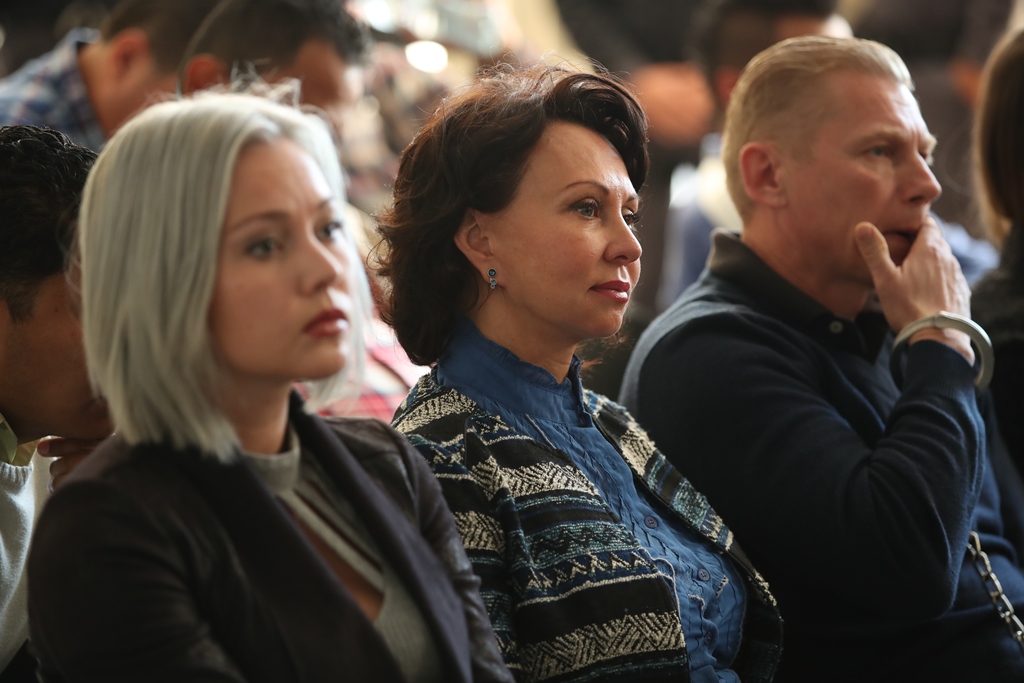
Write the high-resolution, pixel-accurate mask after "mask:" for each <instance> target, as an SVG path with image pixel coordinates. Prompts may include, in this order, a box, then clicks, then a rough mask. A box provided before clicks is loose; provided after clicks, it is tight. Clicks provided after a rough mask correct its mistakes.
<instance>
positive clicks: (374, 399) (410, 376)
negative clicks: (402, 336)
mask: <svg viewBox="0 0 1024 683" xmlns="http://www.w3.org/2000/svg"><path fill="white" fill-rule="evenodd" d="M372 332H373V334H372V337H373V341H372V342H368V343H367V346H366V376H365V378H364V381H363V390H362V393H360V394H359V396H357V397H355V398H346V399H341V400H340V401H335V402H334V403H332V404H330V405H329V406H326V407H325V408H323V409H322V410H320V414H321V415H342V416H348V417H375V418H377V419H378V420H382V421H384V422H387V423H388V424H390V423H391V418H392V417H394V414H395V411H396V410H398V406H400V405H401V404H402V401H404V400H405V397H406V396H407V395H408V394H409V389H411V388H412V386H413V385H414V384H416V382H417V381H418V380H419V378H420V377H421V376H422V375H424V374H426V373H427V371H428V370H429V369H430V368H426V367H421V366H419V365H414V364H413V362H412V361H411V360H409V356H407V355H406V353H405V349H403V348H402V347H401V345H399V343H398V340H396V339H395V336H394V332H392V331H391V328H389V327H388V326H387V325H385V324H384V323H383V322H381V321H380V320H378V319H377V318H376V317H375V318H374V319H373V327H372Z"/></svg>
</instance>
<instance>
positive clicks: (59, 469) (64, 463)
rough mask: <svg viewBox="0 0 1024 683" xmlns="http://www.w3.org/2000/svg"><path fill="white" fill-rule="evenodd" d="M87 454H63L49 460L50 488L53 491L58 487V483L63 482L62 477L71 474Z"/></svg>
mask: <svg viewBox="0 0 1024 683" xmlns="http://www.w3.org/2000/svg"><path fill="white" fill-rule="evenodd" d="M88 455H89V454H88V453H77V454H75V455H65V456H63V457H60V458H57V459H56V460H54V461H53V462H51V463H50V490H51V491H55V490H56V489H58V488H60V485H61V484H62V483H63V482H64V478H65V477H67V476H68V475H69V474H71V472H72V471H74V469H75V468H76V467H78V466H79V465H80V464H81V463H82V461H83V460H85V458H86V457H87V456H88Z"/></svg>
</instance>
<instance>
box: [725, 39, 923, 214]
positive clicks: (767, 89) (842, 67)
mask: <svg viewBox="0 0 1024 683" xmlns="http://www.w3.org/2000/svg"><path fill="white" fill-rule="evenodd" d="M836 71H852V72H854V73H862V74H869V75H874V76H879V77H881V78H888V79H891V80H893V81H894V82H896V83H899V84H902V85H905V86H906V87H907V88H908V89H910V90H911V91H912V90H913V89H914V84H913V81H912V80H911V78H910V72H909V71H908V70H907V66H906V64H904V63H903V60H902V59H900V57H899V55H897V54H896V53H895V52H894V51H893V50H891V49H890V48H888V47H886V46H885V45H882V44H881V43H876V42H874V41H871V40H863V39H860V38H832V37H827V36H801V37H799V38H791V39H789V40H784V41H782V42H780V43H777V44H775V45H773V46H772V47H770V48H768V49H767V50H765V51H764V52H761V53H760V54H759V55H757V56H756V57H754V59H752V60H751V61H750V63H749V64H747V66H746V68H745V69H744V70H743V73H742V74H741V75H740V79H739V81H738V82H737V83H736V87H735V89H734V90H733V91H732V95H731V97H730V98H729V106H728V108H727V109H726V114H725V129H724V131H723V140H722V161H723V162H724V164H725V172H726V179H727V182H728V186H729V194H730V195H731V196H732V201H733V203H735V204H736V208H737V209H738V210H739V213H740V215H741V216H742V217H743V218H746V217H747V215H748V214H749V212H750V209H751V208H752V206H753V201H752V200H751V199H750V197H749V196H747V193H746V190H745V189H744V187H743V178H742V176H741V174H740V167H739V163H740V150H741V149H743V146H744V145H746V144H747V143H748V142H752V141H755V140H758V141H765V142H773V143H776V144H778V145H779V146H780V147H782V148H783V149H785V150H786V151H788V152H790V153H800V152H802V151H804V150H806V149H807V148H808V146H809V144H810V142H811V141H812V140H813V139H814V136H815V134H816V132H817V130H818V126H819V125H820V123H821V122H822V121H823V120H824V119H825V117H826V116H828V114H829V112H830V111H831V109H830V104H831V101H830V99H829V97H828V96H826V95H823V92H824V91H823V89H822V87H821V86H822V85H823V83H822V78H821V77H822V76H823V75H825V74H830V73H835V72H836Z"/></svg>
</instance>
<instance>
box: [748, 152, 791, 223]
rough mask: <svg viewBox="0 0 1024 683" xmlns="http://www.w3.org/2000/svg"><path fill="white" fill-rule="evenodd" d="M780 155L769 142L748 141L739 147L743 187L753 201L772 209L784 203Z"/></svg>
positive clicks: (784, 188) (784, 193)
mask: <svg viewBox="0 0 1024 683" xmlns="http://www.w3.org/2000/svg"><path fill="white" fill-rule="evenodd" d="M781 162H782V155H781V154H780V153H779V149H778V147H776V146H775V145H774V144H772V143H770V142H748V143H747V144H745V145H743V148H742V149H740V175H741V176H742V178H743V188H744V190H746V193H747V196H748V197H750V198H751V199H752V200H753V201H754V203H756V204H762V205H765V206H768V207H771V208H773V209H777V208H780V207H782V206H785V204H786V187H785V183H784V182H783V176H782V172H781V171H782V166H781Z"/></svg>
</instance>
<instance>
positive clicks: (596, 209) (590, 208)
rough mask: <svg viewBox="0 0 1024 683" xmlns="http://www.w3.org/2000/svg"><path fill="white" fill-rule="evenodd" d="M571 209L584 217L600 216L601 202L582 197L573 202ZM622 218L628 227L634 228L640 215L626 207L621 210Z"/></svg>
mask: <svg viewBox="0 0 1024 683" xmlns="http://www.w3.org/2000/svg"><path fill="white" fill-rule="evenodd" d="M572 209H573V211H575V212H576V213H578V214H580V215H581V216H583V217H584V218H600V217H601V209H602V204H601V202H599V201H598V200H596V199H584V200H583V201H579V202H576V203H575V204H573V205H572ZM622 220H623V221H625V223H626V225H628V226H629V227H630V228H635V227H636V225H637V223H638V221H639V220H640V217H639V215H638V214H637V212H636V211H634V210H632V209H628V208H626V209H624V210H623V212H622Z"/></svg>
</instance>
